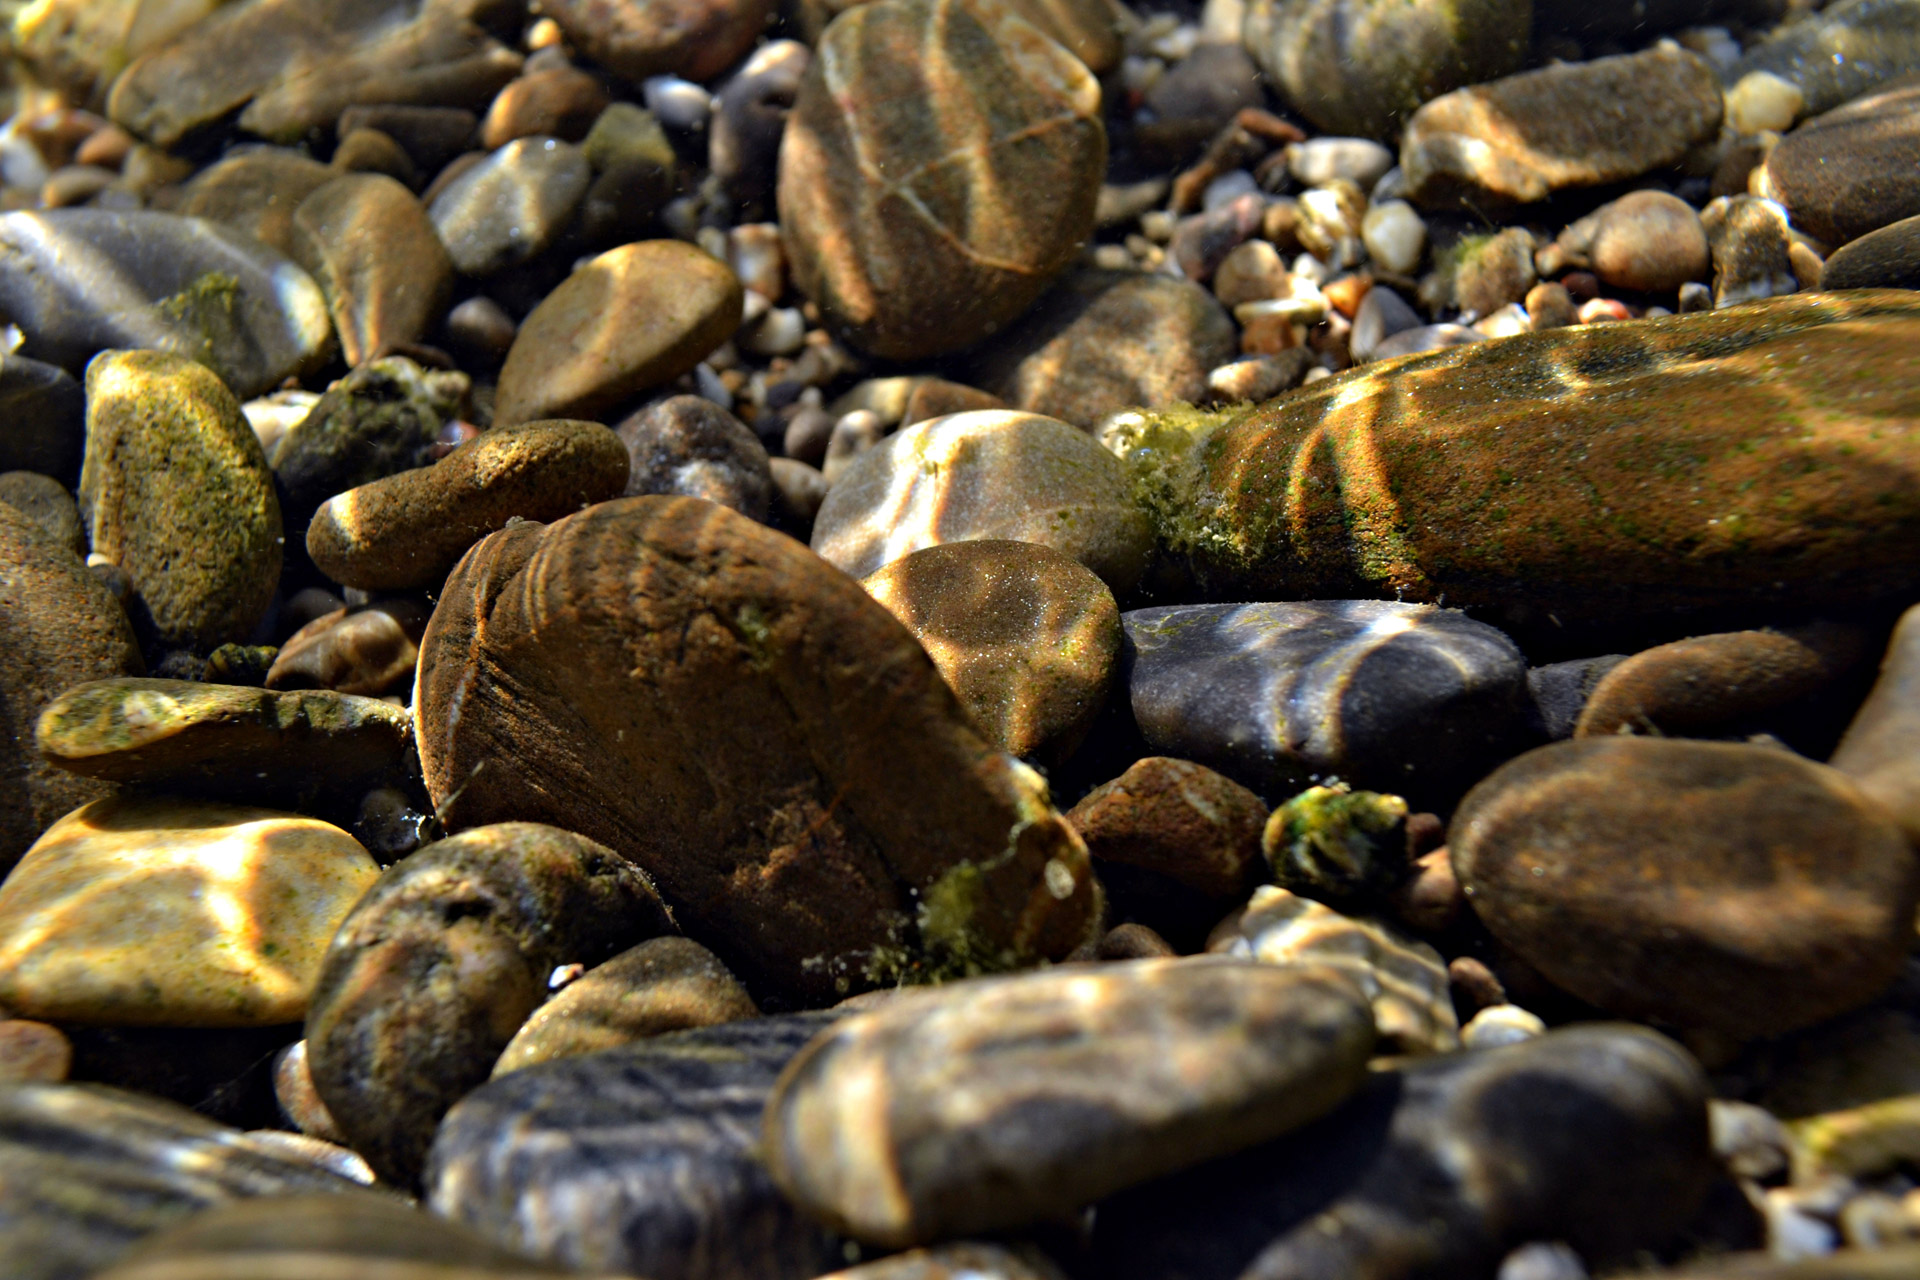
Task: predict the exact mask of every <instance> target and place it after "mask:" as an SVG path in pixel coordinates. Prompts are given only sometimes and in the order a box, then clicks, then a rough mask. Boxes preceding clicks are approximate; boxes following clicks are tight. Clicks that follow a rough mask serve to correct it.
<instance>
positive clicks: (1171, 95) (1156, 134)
mask: <svg viewBox="0 0 1920 1280" xmlns="http://www.w3.org/2000/svg"><path fill="white" fill-rule="evenodd" d="M1265 101H1266V96H1265V95H1264V94H1263V93H1261V91H1260V70H1259V68H1258V67H1256V66H1254V64H1253V59H1252V58H1250V57H1248V56H1247V51H1246V50H1245V49H1243V48H1241V47H1240V45H1239V43H1238V42H1235V43H1232V44H1227V43H1224V42H1220V41H1214V40H1202V41H1201V42H1200V43H1198V44H1196V45H1194V47H1193V51H1192V52H1191V53H1189V54H1187V56H1186V57H1184V58H1182V59H1180V60H1179V61H1178V62H1175V63H1174V64H1173V65H1172V66H1171V67H1169V68H1168V69H1167V71H1166V73H1165V74H1163V75H1162V76H1161V77H1160V78H1159V79H1158V80H1156V81H1154V82H1153V86H1152V87H1151V88H1149V89H1148V90H1147V92H1146V94H1145V96H1144V99H1143V100H1142V102H1141V108H1140V110H1139V111H1137V112H1135V113H1134V118H1133V145H1134V150H1135V151H1136V152H1137V153H1138V154H1139V155H1140V156H1141V158H1142V159H1143V160H1145V161H1147V162H1148V163H1149V164H1151V165H1153V166H1155V167H1158V168H1167V167H1178V166H1179V165H1182V164H1184V163H1186V162H1187V161H1189V160H1191V159H1193V158H1194V156H1195V155H1196V154H1197V153H1198V152H1200V151H1201V150H1202V149H1203V148H1204V147H1205V146H1206V145H1207V142H1208V140H1210V139H1211V138H1212V137H1213V136H1214V135H1215V134H1217V133H1219V132H1220V131H1221V130H1222V129H1224V128H1227V127H1228V126H1230V125H1231V124H1232V123H1233V118H1234V117H1235V116H1236V115H1238V114H1239V113H1240V112H1241V111H1243V110H1246V109H1247V108H1249V107H1255V108H1257V107H1260V106H1263V105H1264V104H1265Z"/></svg>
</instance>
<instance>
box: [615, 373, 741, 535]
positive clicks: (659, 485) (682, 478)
mask: <svg viewBox="0 0 1920 1280" xmlns="http://www.w3.org/2000/svg"><path fill="white" fill-rule="evenodd" d="M614 432H615V434H617V435H618V436H619V437H620V442H621V443H622V444H624V445H626V446H627V456H628V457H629V458H630V459H631V460H632V466H631V468H630V470H629V471H628V473H627V490H626V493H625V494H624V495H623V496H624V497H628V498H637V497H639V496H640V495H641V494H646V493H661V494H680V495H682V496H685V497H688V498H705V499H706V500H707V501H708V502H717V503H719V504H720V505H721V506H723V507H732V508H733V509H734V510H735V511H738V512H739V513H740V514H741V515H743V516H746V517H747V518H748V519H749V520H758V521H760V522H761V523H762V524H765V523H767V517H768V514H769V513H770V512H771V510H772V508H773V470H772V467H771V465H770V462H769V459H768V458H767V450H766V446H765V445H763V444H761V443H760V438H759V437H758V436H756V435H754V434H753V432H752V431H750V430H749V429H748V428H747V425H746V424H745V423H743V422H741V421H740V419H738V418H736V417H734V416H733V415H732V414H731V413H728V412H727V411H726V410H725V409H722V408H721V407H720V406H719V405H717V404H715V403H714V402H713V401H711V400H708V399H705V398H703V397H701V396H670V397H668V398H667V399H665V400H662V401H661V402H660V403H658V404H654V405H649V406H648V407H647V408H645V409H642V410H641V411H640V412H638V413H636V414H634V415H633V416H632V417H631V418H628V419H627V420H626V421H625V422H622V423H621V424H620V425H619V426H618V427H616V428H614Z"/></svg>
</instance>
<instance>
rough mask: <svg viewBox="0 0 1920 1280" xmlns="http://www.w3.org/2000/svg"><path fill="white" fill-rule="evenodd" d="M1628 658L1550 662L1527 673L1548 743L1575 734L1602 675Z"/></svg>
mask: <svg viewBox="0 0 1920 1280" xmlns="http://www.w3.org/2000/svg"><path fill="white" fill-rule="evenodd" d="M1626 660H1627V656H1626V655H1625V654H1623V653H1609V654H1607V655H1605V656H1604V657H1599V658H1575V659H1574V660H1573V661H1571V662H1550V663H1548V664H1547V665H1546V666H1544V667H1535V668H1533V669H1532V670H1531V671H1529V672H1527V693H1528V695H1529V696H1530V697H1531V698H1532V699H1533V709H1534V717H1535V719H1534V724H1535V727H1536V728H1537V729H1538V730H1539V731H1540V735H1541V736H1542V737H1544V738H1546V739H1547V740H1548V741H1549V742H1559V741H1561V740H1562V739H1565V738H1571V737H1572V736H1573V726H1574V725H1575V724H1577V723H1579V721H1580V712H1581V711H1582V710H1584V709H1585V708H1586V705H1587V699H1588V698H1590V697H1592V696H1593V688H1594V686H1595V685H1597V684H1599V683H1600V680H1601V677H1603V676H1605V675H1606V674H1607V672H1609V671H1611V670H1613V669H1614V668H1615V667H1617V666H1619V665H1620V664H1621V663H1623V662H1625V661H1626Z"/></svg>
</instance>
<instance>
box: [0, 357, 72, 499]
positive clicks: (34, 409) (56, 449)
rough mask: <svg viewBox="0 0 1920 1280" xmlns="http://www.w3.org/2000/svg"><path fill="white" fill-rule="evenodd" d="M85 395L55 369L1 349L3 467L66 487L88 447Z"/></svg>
mask: <svg viewBox="0 0 1920 1280" xmlns="http://www.w3.org/2000/svg"><path fill="white" fill-rule="evenodd" d="M86 438H87V408H86V394H85V392H83V391H82V390H81V389H80V384H79V382H78V381H76V380H75V379H74V376H73V375H72V374H70V373H68V372H67V371H66V370H65V369H62V368H60V367H58V366H57V365H51V364H45V363H42V362H41V361H39V360H29V359H28V358H27V357H25V356H23V355H18V354H15V353H13V352H9V351H0V468H4V469H5V470H8V471H14V470H20V471H38V472H39V473H40V474H42V475H47V476H52V477H54V478H55V479H57V480H60V481H62V482H63V483H68V482H71V481H73V480H74V479H75V478H77V477H78V476H79V474H80V457H81V454H82V453H83V452H84V451H85V448H86Z"/></svg>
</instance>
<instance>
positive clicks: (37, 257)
mask: <svg viewBox="0 0 1920 1280" xmlns="http://www.w3.org/2000/svg"><path fill="white" fill-rule="evenodd" d="M0 255H3V256H4V258H5V260H6V262H7V266H6V268H5V269H0V309H4V310H5V312H6V314H7V315H8V316H10V317H11V318H12V320H13V322H14V323H15V324H17V325H19V326H20V328H21V330H22V331H23V332H24V333H25V335H26V340H25V342H24V343H23V345H22V346H21V348H20V351H21V354H23V355H26V356H29V357H32V358H33V359H36V360H45V361H47V362H49V363H52V364H57V365H60V366H62V367H64V368H66V369H67V370H68V371H69V372H74V373H77V372H79V371H80V370H81V369H82V368H83V367H84V366H85V365H86V363H87V361H89V360H90V359H92V358H93V356H94V355H95V354H96V353H98V352H100V351H103V350H107V349H109V348H146V349H151V350H155V351H164V352H169V353H171V354H173V355H176V356H182V357H186V358H189V359H193V360H198V361H200V362H201V363H202V364H205V365H207V366H208V367H209V368H211V369H212V370H213V371H214V372H215V373H217V374H218V375H219V376H220V378H221V380H222V381H224V382H225V383H226V384H227V385H228V387H230V388H231V389H232V391H233V393H234V394H235V395H238V396H240V397H241V398H242V399H246V398H250V397H253V396H256V395H259V394H260V393H262V392H264V391H266V390H268V389H269V388H271V387H274V386H277V385H278V384H279V383H280V381H281V380H282V379H284V378H286V377H289V376H293V375H299V374H304V373H307V372H309V371H311V370H312V369H314V368H316V367H317V366H318V365H319V364H320V363H321V362H322V361H324V360H325V359H326V357H327V354H328V352H329V349H330V347H331V345H332V328H331V325H330V323H329V321H328V319H327V307H326V299H325V298H324V297H323V296H322V294H321V292H320V290H319V287H318V286H316V285H315V284H314V283H313V281H312V280H311V279H310V278H309V277H308V276H307V274H306V273H305V272H303V271H302V270H300V268H299V267H297V266H295V265H294V264H293V263H291V262H289V261H288V260H287V259H286V258H284V257H282V256H281V255H280V254H278V253H276V252H274V251H273V250H271V249H268V248H266V247H264V246H262V245H260V244H257V243H255V242H254V241H252V240H251V239H249V238H248V237H246V236H243V235H238V234H236V233H234V232H233V231H230V230H228V229H227V228H226V227H223V226H220V225H218V224H216V223H212V222H207V221H204V220H202V219H198V218H186V217H182V216H180V215H178V214H171V213H151V212H147V211H145V210H132V211H127V210H109V209H55V210H51V211H49V212H46V213H8V214H0Z"/></svg>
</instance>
